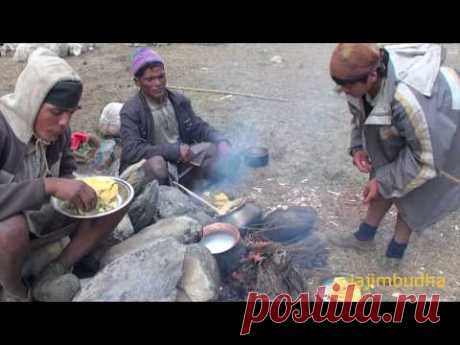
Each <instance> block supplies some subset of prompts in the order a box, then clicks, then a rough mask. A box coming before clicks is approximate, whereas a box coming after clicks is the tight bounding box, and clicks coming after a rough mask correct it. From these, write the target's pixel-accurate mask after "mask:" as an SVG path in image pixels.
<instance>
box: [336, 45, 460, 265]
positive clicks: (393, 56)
mask: <svg viewBox="0 0 460 345" xmlns="http://www.w3.org/2000/svg"><path fill="white" fill-rule="evenodd" d="M444 55H445V54H444V50H443V48H442V47H441V46H439V45H431V44H400V45H393V46H388V47H385V48H379V47H378V46H376V45H374V44H339V45H338V46H337V47H336V48H335V50H334V52H333V54H332V58H331V62H330V74H331V77H332V79H333V80H334V81H335V83H336V84H338V86H339V87H341V89H342V91H344V92H345V94H346V96H347V103H348V106H349V109H350V112H351V114H352V115H353V119H352V131H351V145H350V149H349V153H350V155H351V156H352V157H353V164H354V165H355V166H356V167H357V169H358V170H359V171H360V172H362V173H365V174H369V175H370V179H369V182H368V183H367V184H366V186H365V188H364V191H363V198H364V203H365V204H367V205H368V210H367V215H366V218H365V219H364V221H363V222H362V223H361V224H360V226H359V229H358V230H357V231H356V232H354V233H353V234H347V235H344V236H338V237H336V238H331V242H332V243H334V244H336V245H338V246H342V247H349V248H355V249H361V250H365V249H369V250H372V249H374V248H375V242H374V237H375V234H376V232H377V228H378V226H379V225H380V223H381V221H382V219H383V217H384V216H385V214H386V213H387V212H388V210H389V209H390V207H391V206H392V205H395V206H396V209H397V219H396V225H395V232H394V236H393V238H392V240H391V242H390V243H389V245H388V247H387V250H386V258H387V262H389V263H390V266H394V265H395V264H396V265H397V264H398V263H399V262H400V259H402V258H403V256H404V252H405V250H406V247H407V244H408V242H409V238H410V235H411V233H412V231H414V230H415V231H417V232H420V231H422V230H424V229H426V228H427V227H429V226H431V225H432V224H434V223H435V222H437V221H439V220H441V219H442V218H444V217H445V216H446V215H447V214H449V213H450V212H452V211H454V210H456V209H458V208H459V207H460V184H459V183H458V181H459V179H458V178H460V159H459V150H460V77H459V73H458V72H457V71H455V70H454V69H451V68H448V67H445V66H443V60H444Z"/></svg>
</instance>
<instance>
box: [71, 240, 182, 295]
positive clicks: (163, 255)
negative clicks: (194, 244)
mask: <svg viewBox="0 0 460 345" xmlns="http://www.w3.org/2000/svg"><path fill="white" fill-rule="evenodd" d="M185 251H186V248H185V246H184V245H182V244H180V243H179V242H177V241H176V240H175V239H173V238H160V239H158V240H156V241H153V242H148V243H147V244H145V245H144V246H142V247H141V248H139V249H138V250H136V251H133V252H130V253H128V254H125V255H123V256H122V257H121V258H119V259H117V260H115V261H113V262H111V263H109V264H108V265H107V266H105V267H104V269H102V271H100V272H99V273H98V274H97V275H96V276H95V277H94V278H93V279H91V281H90V282H89V283H88V284H86V285H85V286H84V287H83V288H82V289H81V291H80V292H79V293H78V295H77V296H76V297H75V298H74V301H77V302H83V301H85V302H90V301H91V302H92V301H176V299H177V288H176V286H177V285H178V282H179V280H180V279H181V277H182V268H183V261H184V256H185Z"/></svg>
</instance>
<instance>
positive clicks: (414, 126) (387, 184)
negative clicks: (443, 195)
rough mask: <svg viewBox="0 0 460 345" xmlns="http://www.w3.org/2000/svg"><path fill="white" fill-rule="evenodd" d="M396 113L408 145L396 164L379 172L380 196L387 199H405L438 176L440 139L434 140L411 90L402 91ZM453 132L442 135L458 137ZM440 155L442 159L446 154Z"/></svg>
mask: <svg viewBox="0 0 460 345" xmlns="http://www.w3.org/2000/svg"><path fill="white" fill-rule="evenodd" d="M392 109H393V121H394V126H395V127H396V128H397V129H398V131H399V133H400V135H401V136H402V137H404V139H405V142H406V145H405V147H404V148H403V149H402V150H401V151H400V152H399V155H398V156H397V158H396V159H395V160H394V161H393V162H391V163H389V164H387V165H384V166H382V167H380V168H379V169H377V170H376V179H377V182H378V184H379V192H380V194H381V195H382V196H383V197H384V198H386V199H389V198H401V197H403V196H404V195H406V194H407V193H409V192H411V191H413V190H414V189H416V188H418V187H420V186H421V185H423V184H424V183H426V182H427V181H429V180H431V179H433V178H435V177H436V176H437V172H436V170H437V169H436V166H435V161H434V152H433V140H435V139H436V138H433V137H432V136H431V134H430V130H429V128H428V124H427V121H426V117H425V113H424V111H423V109H422V108H421V107H420V105H419V103H418V101H417V99H416V98H415V96H414V95H413V94H412V92H411V91H410V89H409V88H408V87H407V86H405V85H403V86H401V87H399V88H398V91H397V92H396V94H395V101H394V102H393V105H392ZM449 132H450V133H451V134H449V133H448V132H446V133H442V134H441V133H438V134H439V135H442V136H445V135H453V134H454V133H455V131H449ZM444 139H446V138H444ZM446 149H448V148H447V147H446ZM438 154H439V155H441V156H442V155H443V152H438Z"/></svg>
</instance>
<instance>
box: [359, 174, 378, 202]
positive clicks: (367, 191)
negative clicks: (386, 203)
mask: <svg viewBox="0 0 460 345" xmlns="http://www.w3.org/2000/svg"><path fill="white" fill-rule="evenodd" d="M379 196H380V195H379V184H378V182H377V180H376V179H375V178H374V179H372V180H370V181H369V182H368V183H367V185H366V186H365V187H364V190H363V198H364V200H363V203H364V204H369V203H370V202H371V201H372V200H375V199H377V198H379Z"/></svg>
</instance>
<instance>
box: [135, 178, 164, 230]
mask: <svg viewBox="0 0 460 345" xmlns="http://www.w3.org/2000/svg"><path fill="white" fill-rule="evenodd" d="M158 191H159V188H158V181H156V180H154V181H152V182H150V183H149V184H147V185H146V186H145V188H144V190H143V191H142V193H141V194H140V195H138V196H137V197H136V198H135V199H134V201H133V202H132V204H131V205H130V206H129V211H128V215H129V218H130V220H131V223H132V225H133V228H134V231H135V232H138V231H140V230H142V229H143V228H145V227H146V226H149V225H151V224H153V223H155V221H156V220H157V219H158V215H157V203H158V193H159V192H158Z"/></svg>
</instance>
